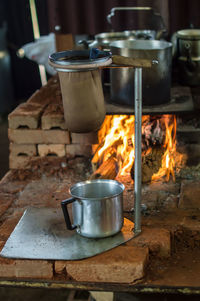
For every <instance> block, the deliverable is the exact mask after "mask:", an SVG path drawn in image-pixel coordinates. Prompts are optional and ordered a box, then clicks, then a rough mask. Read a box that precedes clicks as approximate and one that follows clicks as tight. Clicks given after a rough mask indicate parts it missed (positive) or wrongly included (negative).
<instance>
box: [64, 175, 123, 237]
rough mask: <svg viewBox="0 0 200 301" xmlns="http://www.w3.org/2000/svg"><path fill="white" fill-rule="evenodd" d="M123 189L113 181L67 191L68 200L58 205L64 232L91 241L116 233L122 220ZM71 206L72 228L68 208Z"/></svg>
mask: <svg viewBox="0 0 200 301" xmlns="http://www.w3.org/2000/svg"><path fill="white" fill-rule="evenodd" d="M123 191H124V185H123V184H121V183H119V182H117V181H115V180H104V179H99V180H91V181H85V182H80V183H77V184H75V185H74V186H72V187H71V188H70V194H71V196H72V197H71V198H69V199H67V200H64V201H62V202H61V207H62V210H63V214H64V218H65V222H66V225H67V229H69V230H74V229H76V231H77V233H79V234H80V235H82V236H86V237H90V238H101V237H107V236H112V235H114V234H116V233H118V232H119V231H120V230H121V228H122V226H123V222H124V218H123ZM70 203H72V216H73V224H72V223H71V221H70V217H69V213H68V209H67V205H68V204H70Z"/></svg>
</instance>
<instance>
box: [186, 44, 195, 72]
mask: <svg viewBox="0 0 200 301" xmlns="http://www.w3.org/2000/svg"><path fill="white" fill-rule="evenodd" d="M184 47H185V52H186V58H187V61H186V65H187V67H188V69H189V70H190V71H191V72H192V71H194V70H195V68H196V64H195V62H194V61H193V60H192V55H191V44H190V43H185V44H184Z"/></svg>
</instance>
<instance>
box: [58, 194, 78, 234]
mask: <svg viewBox="0 0 200 301" xmlns="http://www.w3.org/2000/svg"><path fill="white" fill-rule="evenodd" d="M75 201H76V199H75V198H69V199H67V200H64V201H62V202H61V207H62V211H63V214H64V218H65V222H66V225H67V229H68V230H74V229H76V228H77V226H75V225H72V223H71V221H70V217H69V212H68V210H67V205H69V204H71V203H73V202H75Z"/></svg>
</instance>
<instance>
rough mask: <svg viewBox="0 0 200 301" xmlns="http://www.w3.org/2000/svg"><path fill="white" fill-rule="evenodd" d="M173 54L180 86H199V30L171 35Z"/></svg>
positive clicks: (187, 30) (182, 31)
mask: <svg viewBox="0 0 200 301" xmlns="http://www.w3.org/2000/svg"><path fill="white" fill-rule="evenodd" d="M173 44H174V52H175V54H176V56H177V60H178V69H179V79H180V81H181V83H182V84H185V85H189V86H198V85H199V84H200V29H183V30H180V31H178V32H176V33H175V35H173Z"/></svg>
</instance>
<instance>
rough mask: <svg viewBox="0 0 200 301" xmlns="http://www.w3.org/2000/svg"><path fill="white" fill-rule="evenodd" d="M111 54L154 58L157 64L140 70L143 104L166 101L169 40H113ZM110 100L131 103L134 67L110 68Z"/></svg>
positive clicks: (169, 51) (168, 97) (168, 99)
mask: <svg viewBox="0 0 200 301" xmlns="http://www.w3.org/2000/svg"><path fill="white" fill-rule="evenodd" d="M110 46H111V52H112V54H113V55H114V54H117V55H122V56H126V57H133V58H135V59H137V58H139V59H149V60H156V61H158V64H155V65H153V66H152V67H151V68H146V69H143V72H142V79H143V81H142V84H143V88H142V94H143V95H142V98H143V105H146V106H149V105H159V104H164V103H167V102H169V101H170V88H171V65H172V44H171V43H169V42H165V41H156V40H135V41H116V42H113V43H111V45H110ZM110 75H111V101H112V102H113V103H117V104H122V105H131V106H133V105H134V69H131V68H120V69H111V72H110Z"/></svg>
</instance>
